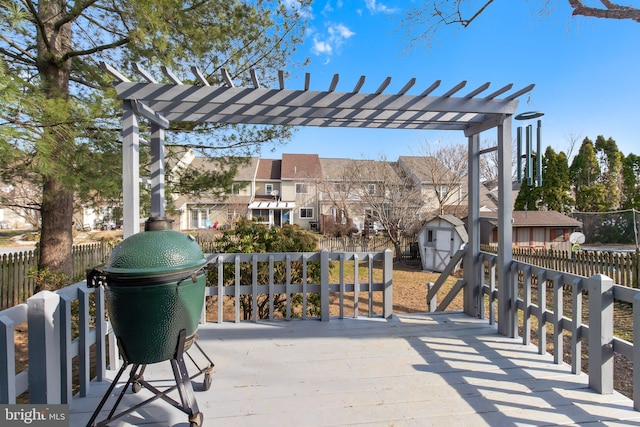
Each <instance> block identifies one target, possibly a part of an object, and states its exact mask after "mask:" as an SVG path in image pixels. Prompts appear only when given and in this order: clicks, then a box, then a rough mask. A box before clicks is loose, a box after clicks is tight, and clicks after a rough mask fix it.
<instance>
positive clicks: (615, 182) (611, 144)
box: [595, 135, 624, 210]
mask: <svg viewBox="0 0 640 427" xmlns="http://www.w3.org/2000/svg"><path fill="white" fill-rule="evenodd" d="M595 149H596V155H597V156H598V158H599V162H600V170H601V176H600V182H601V184H602V185H603V186H604V188H605V189H606V192H605V210H614V209H619V208H620V206H621V200H620V199H621V191H622V158H623V157H624V156H623V155H622V153H620V151H619V150H618V145H617V144H616V142H615V141H614V140H613V138H609V139H605V138H604V136H602V135H599V136H598V137H597V138H596V143H595Z"/></svg>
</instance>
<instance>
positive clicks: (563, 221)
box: [480, 211, 582, 227]
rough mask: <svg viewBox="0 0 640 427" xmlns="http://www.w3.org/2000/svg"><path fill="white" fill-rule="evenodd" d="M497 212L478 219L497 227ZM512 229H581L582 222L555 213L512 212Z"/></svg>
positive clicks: (486, 213)
mask: <svg viewBox="0 0 640 427" xmlns="http://www.w3.org/2000/svg"><path fill="white" fill-rule="evenodd" d="M497 217H498V213H497V212H480V219H483V218H485V219H488V220H489V222H491V223H492V224H494V225H497ZM513 226H514V227H582V222H580V221H578V220H576V219H573V218H571V217H568V216H566V215H564V214H561V213H560V212H555V211H513Z"/></svg>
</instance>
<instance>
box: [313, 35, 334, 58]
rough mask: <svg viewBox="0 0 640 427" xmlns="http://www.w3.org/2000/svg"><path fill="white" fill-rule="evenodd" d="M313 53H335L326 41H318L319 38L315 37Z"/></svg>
mask: <svg viewBox="0 0 640 427" xmlns="http://www.w3.org/2000/svg"><path fill="white" fill-rule="evenodd" d="M311 51H312V52H313V53H315V54H316V55H331V54H332V53H333V48H332V47H331V45H330V44H329V43H327V42H326V41H323V40H318V38H317V37H314V38H313V47H312V48H311Z"/></svg>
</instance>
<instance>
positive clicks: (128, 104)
mask: <svg viewBox="0 0 640 427" xmlns="http://www.w3.org/2000/svg"><path fill="white" fill-rule="evenodd" d="M133 102H134V101H128V100H125V101H123V102H122V109H123V123H122V215H123V218H122V228H123V236H124V238H127V237H129V236H131V235H133V234H135V233H137V232H139V231H140V224H139V223H138V221H139V219H140V156H139V154H140V134H139V128H138V116H137V115H136V112H135V111H134V108H133V105H132V104H133Z"/></svg>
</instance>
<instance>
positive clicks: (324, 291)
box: [320, 249, 330, 322]
mask: <svg viewBox="0 0 640 427" xmlns="http://www.w3.org/2000/svg"><path fill="white" fill-rule="evenodd" d="M320 307H321V310H322V316H321V319H322V321H323V322H328V321H329V317H330V316H329V313H330V312H329V251H328V250H326V249H323V250H321V251H320Z"/></svg>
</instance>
